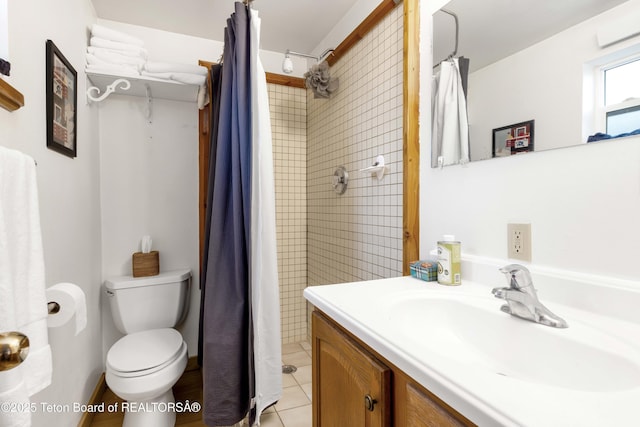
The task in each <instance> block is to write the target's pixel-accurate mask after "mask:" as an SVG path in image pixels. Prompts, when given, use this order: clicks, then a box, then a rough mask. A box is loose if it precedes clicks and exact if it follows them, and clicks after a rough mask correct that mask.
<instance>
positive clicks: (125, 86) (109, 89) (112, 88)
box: [87, 79, 131, 102]
mask: <svg viewBox="0 0 640 427" xmlns="http://www.w3.org/2000/svg"><path fill="white" fill-rule="evenodd" d="M119 84H122V86H120V88H119V89H120V90H129V89H130V88H131V82H129V80H127V79H117V80H116V81H114V82H113V83H111V84H110V85H108V86H107V88H106V89H105V90H104V93H103V94H102V95H100V96H93V95H92V94H91V93H92V92H95V93H96V95H99V94H100V89H99V88H97V87H96V86H91V87H90V88H88V89H87V98H89V99H90V100H91V101H95V102H100V101H103V100H104V99H106V98H107V97H108V96H109V95H111V94H112V93H113V92H115V91H116V89H118V85H119Z"/></svg>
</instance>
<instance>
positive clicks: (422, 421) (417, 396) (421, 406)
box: [406, 383, 470, 427]
mask: <svg viewBox="0 0 640 427" xmlns="http://www.w3.org/2000/svg"><path fill="white" fill-rule="evenodd" d="M420 388H421V387H420V386H417V385H414V384H411V383H407V384H406V394H407V397H406V416H407V425H408V426H411V427H458V426H465V425H470V424H467V423H465V422H463V421H461V420H464V418H462V416H459V417H460V418H461V420H459V419H458V418H456V415H457V414H454V413H452V412H450V411H449V410H447V409H445V408H444V407H443V406H441V405H440V404H439V403H438V402H436V401H435V400H434V399H432V398H431V396H429V395H428V394H427V393H425V392H424V391H423V390H421V389H420Z"/></svg>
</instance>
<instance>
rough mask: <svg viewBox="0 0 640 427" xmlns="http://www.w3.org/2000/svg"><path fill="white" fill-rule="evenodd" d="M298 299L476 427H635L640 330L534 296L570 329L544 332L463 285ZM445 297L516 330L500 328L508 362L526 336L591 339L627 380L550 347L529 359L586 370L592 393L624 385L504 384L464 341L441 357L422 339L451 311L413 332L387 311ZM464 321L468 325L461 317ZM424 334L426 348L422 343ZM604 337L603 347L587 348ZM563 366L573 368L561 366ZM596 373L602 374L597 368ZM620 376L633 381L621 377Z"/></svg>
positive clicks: (478, 325)
mask: <svg viewBox="0 0 640 427" xmlns="http://www.w3.org/2000/svg"><path fill="white" fill-rule="evenodd" d="M304 296H305V298H306V299H307V300H309V301H310V302H311V303H312V304H313V305H314V306H315V307H317V308H318V309H320V310H321V311H323V312H324V313H326V314H327V315H329V316H330V317H332V318H333V319H334V320H335V321H336V322H337V323H339V324H340V325H342V326H343V327H344V328H345V329H347V330H348V331H350V332H351V333H352V334H353V335H355V336H357V337H358V338H359V339H361V340H362V341H363V342H365V343H366V344H367V345H369V346H370V347H371V348H372V349H373V350H375V351H376V352H378V353H379V354H380V355H381V356H383V357H384V358H386V359H387V360H389V361H390V362H391V363H393V364H394V365H396V366H397V367H398V368H400V369H401V370H403V371H404V372H405V373H407V374H408V375H409V376H411V377H412V378H413V379H414V380H415V381H417V382H418V383H420V384H421V385H422V386H424V387H425V388H427V389H428V390H430V391H432V392H433V393H435V394H436V395H437V396H438V397H440V398H441V399H442V400H443V401H445V402H446V403H447V404H449V405H450V406H451V407H453V408H454V409H456V410H457V411H458V412H460V413H461V414H463V415H464V416H465V417H467V418H468V419H469V420H471V421H472V422H474V423H476V424H478V425H481V426H493V425H509V426H511V425H518V426H545V427H547V426H581V427H583V426H598V427H602V426H623V425H630V424H634V423H638V422H640V409H638V405H639V404H640V380H639V381H638V382H637V383H636V379H640V368H639V369H637V372H636V365H637V366H638V367H640V325H638V324H637V323H634V322H629V321H626V320H623V319H617V318H610V317H605V316H603V315H601V314H594V313H591V312H586V311H581V310H579V309H577V308H575V307H570V306H567V305H561V304H558V303H550V302H548V301H545V300H544V298H543V297H542V296H540V300H541V301H542V302H543V304H545V305H546V306H547V307H548V308H549V309H551V310H552V311H553V312H555V313H556V314H558V315H561V317H563V318H565V320H567V322H568V323H569V328H567V329H555V328H550V327H548V326H544V325H539V324H536V323H533V322H528V321H524V320H521V319H517V318H514V317H513V316H510V315H508V314H506V313H502V312H500V306H501V305H502V304H503V303H504V301H502V300H499V299H496V298H493V296H492V295H491V287H488V286H484V285H481V284H478V283H474V282H468V281H465V282H463V284H462V285H461V286H441V285H438V284H437V283H436V282H424V281H421V280H417V279H414V278H412V277H399V278H392V279H382V280H373V281H365V282H354V283H345V284H337V285H326V286H312V287H308V288H306V289H305V291H304ZM443 297H444V298H445V301H451V300H455V299H456V298H463V299H464V300H465V301H472V302H473V304H475V301H477V302H478V307H480V306H481V305H482V306H483V308H482V309H483V310H484V309H486V308H487V307H488V309H489V312H491V313H493V312H492V310H493V309H495V312H496V313H497V314H496V316H493V314H491V317H492V318H493V317H495V319H496V320H495V322H500V325H501V324H502V323H501V322H503V321H504V322H515V323H508V324H507V323H505V325H509V328H511V330H513V331H515V333H514V334H513V335H514V336H513V337H512V339H508V340H505V341H506V342H504V352H505V353H504V354H505V356H509V354H511V353H512V349H514V348H515V347H514V346H518V350H520V351H522V350H523V347H524V351H527V349H526V346H527V345H528V342H530V340H529V339H528V337H533V336H536V335H537V336H541V334H546V335H544V336H545V339H546V337H551V338H552V342H553V339H556V337H557V339H559V340H563V339H565V338H566V337H567V336H569V337H570V340H569V341H572V342H579V341H582V342H587V340H589V341H590V344H589V345H593V346H594V348H603V351H610V352H611V354H614V353H615V352H624V353H625V357H626V358H625V359H624V360H623V359H620V360H621V361H622V362H624V363H622V364H623V365H626V368H629V366H631V368H629V369H630V370H627V371H624V370H620V369H622V368H620V369H618V368H619V367H618V366H611V370H610V371H609V369H608V367H607V368H606V369H601V368H597V369H598V372H594V371H593V370H592V369H591V366H594V369H595V366H598V365H597V364H595V365H591V364H590V359H588V358H587V359H583V358H581V357H580V356H579V355H577V354H576V352H575V349H580V348H581V347H580V346H573V348H572V350H573V351H568V352H567V351H564V350H563V349H564V347H558V349H557V351H556V350H555V347H554V346H550V347H549V348H551V350H547V351H546V352H545V354H542V355H536V356H535V357H538V356H544V359H545V361H546V360H547V359H548V360H549V364H550V365H555V364H556V363H555V362H556V361H559V362H560V363H559V365H558V366H562V363H564V364H565V365H564V366H571V368H573V367H574V365H575V366H576V369H577V372H582V371H584V376H585V377H584V378H585V379H584V383H586V384H590V379H589V378H590V377H589V376H590V375H594V378H595V377H598V378H600V380H601V381H602V382H603V384H606V383H607V381H608V380H607V378H608V376H609V375H611V376H621V375H623V376H624V377H625V378H621V379H620V381H621V383H623V384H624V385H623V386H620V387H618V386H612V387H610V390H606V389H607V388H608V387H607V386H606V385H605V386H603V387H600V386H598V385H597V384H599V383H598V382H597V381H598V380H597V379H594V382H593V384H596V385H595V386H594V385H593V384H591V385H590V386H585V387H583V386H581V385H580V384H581V383H582V382H583V381H582V380H580V378H579V377H577V378H576V384H577V385H576V386H575V387H574V386H573V384H571V383H567V384H550V383H549V381H546V380H545V379H544V378H542V377H540V378H538V377H536V376H533V377H531V378H528V379H523V378H514V377H512V376H504V375H503V374H502V373H501V372H495V371H492V370H491V369H487V365H484V364H482V363H480V364H479V363H478V359H477V358H472V357H469V356H468V354H466V353H465V351H464V349H465V348H470V347H466V344H465V343H463V342H462V341H460V342H459V343H458V344H460V345H458V346H456V342H455V339H454V340H452V339H451V338H450V337H449V338H448V339H449V340H450V341H451V343H452V345H451V346H447V348H446V349H443V348H435V347H434V345H435V344H433V342H434V340H432V339H429V336H430V335H429V334H432V336H433V337H435V335H433V334H436V335H437V334H438V333H439V330H442V328H443V325H445V324H446V323H447V322H451V319H453V318H452V317H451V316H456V314H455V313H451V311H452V310H449V311H447V312H446V316H440V315H439V314H437V312H438V310H432V315H431V316H430V317H429V316H426V317H424V318H425V319H429V324H415V325H413V324H407V321H406V313H405V314H404V315H403V313H397V312H395V311H394V307H398V305H397V303H398V301H418V304H422V301H432V302H431V303H435V304H442V303H441V302H440V303H439V302H438V301H442V298H443ZM423 298H427V299H426V300H423ZM433 301H435V302H433ZM473 304H472V305H473ZM414 305H415V304H414ZM403 307H404V306H403ZM452 307H455V305H454V306H452ZM418 309H420V307H418ZM425 310H428V307H425ZM396 311H397V310H396ZM453 311H455V310H453ZM472 311H473V310H472ZM443 313H444V312H443ZM465 316H467V317H469V315H467V314H465ZM498 316H502V317H498ZM445 317H449V319H447V318H445ZM485 317H486V316H485ZM421 318H422V317H421ZM440 319H442V320H440ZM465 319H466V318H465ZM470 319H471V320H470V321H468V328H469V330H468V332H469V333H471V334H473V333H475V331H477V333H478V336H483V335H482V334H483V333H484V332H486V331H483V328H485V327H488V326H486V325H484V324H482V322H474V321H473V317H470ZM495 322H494V323H495ZM425 323H426V321H425ZM458 323H459V322H458ZM458 327H459V325H458ZM463 327H464V325H463ZM534 328H547V329H534ZM459 330H460V329H458V331H459ZM610 332H612V333H611V334H610ZM567 334H569V335H567ZM590 334H591V335H590ZM594 334H595V335H594ZM598 334H599V335H598ZM421 335H422V337H424V339H421ZM454 335H455V334H454ZM467 336H469V335H467ZM594 336H595V337H596V338H595V339H594V338H593V337H594ZM602 337H604V338H603V340H602V342H593V341H598V340H599V339H600V338H602ZM461 340H462V339H461ZM440 342H443V341H440ZM545 342H547V341H545ZM558 342H560V341H558ZM570 347H571V346H570ZM532 351H534V350H532ZM597 353H598V352H597V351H596V356H595V357H597V356H598V354H597ZM521 354H522V353H521ZM567 354H569V355H570V356H567ZM606 360H609V359H606ZM627 362H628V363H627ZM517 363H518V361H516V364H517ZM523 363H527V362H526V361H523ZM545 363H546V362H545ZM567 363H568V364H570V365H566V364H567ZM581 363H585V364H586V365H585V366H584V369H583V368H582V367H580V364H581ZM612 365H618V364H617V363H613V364H612ZM599 366H600V367H602V366H606V365H602V363H601V364H600V365H599ZM543 369H544V366H543ZM580 369H582V371H581V370H580ZM602 371H606V372H602ZM625 373H631V375H624V374H625ZM543 374H544V373H543ZM542 376H544V375H542ZM610 378H612V377H610ZM567 381H568V380H567ZM616 381H617V380H616ZM625 381H626V382H625ZM551 382H553V378H551Z"/></svg>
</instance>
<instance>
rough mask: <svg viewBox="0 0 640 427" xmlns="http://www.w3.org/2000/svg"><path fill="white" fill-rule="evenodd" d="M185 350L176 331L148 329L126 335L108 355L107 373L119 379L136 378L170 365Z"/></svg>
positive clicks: (183, 343) (180, 336) (182, 341)
mask: <svg viewBox="0 0 640 427" xmlns="http://www.w3.org/2000/svg"><path fill="white" fill-rule="evenodd" d="M185 346H186V344H185V342H184V340H183V339H182V335H180V333H179V332H178V331H176V330H175V329H171V328H163V329H151V330H148V331H141V332H136V333H133V334H129V335H125V336H124V337H122V338H121V339H120V340H119V341H118V342H116V343H115V344H114V345H113V346H112V347H111V349H110V350H109V352H108V353H107V369H108V370H110V371H111V373H112V374H113V375H116V376H119V377H139V376H144V375H149V374H152V373H154V372H157V371H159V370H161V369H163V368H164V367H166V366H167V365H169V364H171V363H173V361H175V360H176V358H178V357H179V356H180V354H181V353H182V352H183V348H184V347H185Z"/></svg>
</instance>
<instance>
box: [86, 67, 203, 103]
mask: <svg viewBox="0 0 640 427" xmlns="http://www.w3.org/2000/svg"><path fill="white" fill-rule="evenodd" d="M87 77H88V78H89V80H90V81H91V83H92V84H93V85H94V86H95V87H97V88H98V89H100V94H103V93H104V92H105V90H106V88H107V86H108V85H110V84H112V83H113V82H114V81H116V80H117V79H126V80H128V81H129V82H130V83H131V87H130V88H129V90H123V89H120V88H116V90H115V91H114V92H113V93H117V94H120V95H129V96H140V97H144V98H146V97H147V88H149V94H150V96H151V98H153V99H170V100H174V101H184V102H197V100H198V89H199V86H197V85H190V84H185V83H180V82H176V81H172V80H161V79H155V78H153V77H147V76H136V77H129V76H119V75H115V74H102V73H95V72H87ZM93 95H94V96H96V94H93Z"/></svg>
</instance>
